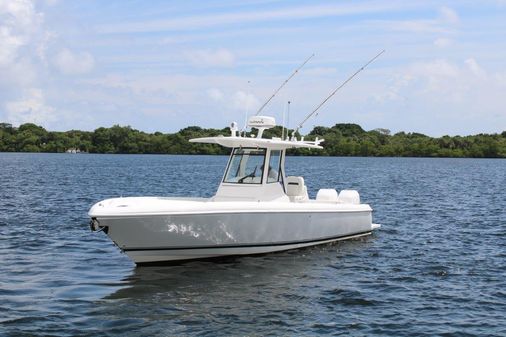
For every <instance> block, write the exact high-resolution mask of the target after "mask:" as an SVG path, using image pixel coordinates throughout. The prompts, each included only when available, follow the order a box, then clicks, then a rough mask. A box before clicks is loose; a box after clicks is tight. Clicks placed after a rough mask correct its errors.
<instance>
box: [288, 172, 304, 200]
mask: <svg viewBox="0 0 506 337" xmlns="http://www.w3.org/2000/svg"><path fill="white" fill-rule="evenodd" d="M286 195H287V196H288V197H289V198H290V200H291V201H302V200H308V199H309V197H308V195H307V187H306V185H305V184H304V178H302V177H293V176H290V177H286Z"/></svg>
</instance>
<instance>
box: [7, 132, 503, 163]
mask: <svg viewBox="0 0 506 337" xmlns="http://www.w3.org/2000/svg"><path fill="white" fill-rule="evenodd" d="M290 132H291V131H290ZM229 133H230V131H229V129H228V128H224V129H203V128H201V127H198V126H190V127H187V128H184V129H181V130H179V131H178V132H176V133H167V134H164V133H161V132H154V133H146V132H142V131H139V130H135V129H132V128H131V127H129V126H119V125H115V126H113V127H110V128H103V127H101V128H98V129H96V130H94V131H79V130H70V131H65V132H59V131H47V130H45V129H44V128H42V127H40V126H37V125H35V124H31V123H27V124H22V125H20V126H19V127H17V128H16V127H13V126H12V125H10V124H8V123H0V152H21V153H22V152H32V153H65V152H85V153H97V154H173V155H183V154H184V155H228V154H229V152H230V149H228V148H223V147H221V146H219V145H215V144H197V143H190V142H188V140H189V139H191V138H198V137H210V136H218V135H228V134H229ZM253 133H255V131H253ZM280 134H281V127H280V126H277V127H275V128H272V129H269V130H266V131H265V132H264V137H267V138H269V137H273V136H277V137H279V135H280ZM298 136H300V135H298ZM316 137H319V138H320V139H322V138H323V139H325V142H324V143H323V149H322V150H309V149H295V150H290V155H293V156H301V155H305V156H318V157H320V156H321V157H325V156H332V157H394V158H395V157H402V158H506V131H504V132H502V133H500V134H498V133H497V134H478V135H472V136H451V137H450V136H443V137H429V136H426V135H424V134H420V133H405V132H398V133H396V134H393V135H392V134H390V131H389V130H387V129H375V130H370V131H365V130H364V129H362V127H360V126H359V125H357V124H336V125H334V126H332V127H323V126H316V127H314V128H313V130H311V132H309V133H308V134H307V135H306V136H305V139H306V140H313V139H314V138H316ZM69 154H70V153H69ZM72 154H73V153H72Z"/></svg>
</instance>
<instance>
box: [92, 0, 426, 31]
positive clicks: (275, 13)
mask: <svg viewBox="0 0 506 337" xmlns="http://www.w3.org/2000/svg"><path fill="white" fill-rule="evenodd" d="M415 6H416V5H413V4H410V3H408V2H398V1H392V2H383V3H381V2H366V3H342V4H331V5H314V4H313V5H310V6H298V7H295V6H290V7H288V8H280V9H272V10H254V11H243V12H228V13H222V14H212V15H196V16H186V17H180V18H170V19H166V20H146V21H138V22H130V23H120V24H117V23H113V24H104V25H100V26H98V27H97V29H98V30H99V31H101V32H102V33H132V32H154V31H171V30H178V31H180V30H187V29H199V28H200V29H202V28H206V27H212V26H223V25H232V24H238V23H239V24H244V23H256V22H265V21H279V20H295V19H309V18H324V17H333V16H336V17H338V16H348V15H356V14H366V13H377V12H388V11H402V10H405V9H407V8H412V7H415Z"/></svg>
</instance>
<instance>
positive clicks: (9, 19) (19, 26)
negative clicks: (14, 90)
mask: <svg viewBox="0 0 506 337" xmlns="http://www.w3.org/2000/svg"><path fill="white" fill-rule="evenodd" d="M42 19H43V16H42V14H40V13H36V12H35V8H34V6H33V3H32V2H31V1H27V0H0V67H1V66H9V65H11V64H13V63H14V62H15V61H16V59H17V58H18V57H19V51H20V48H21V47H22V46H25V45H28V44H29V43H30V40H31V39H32V38H33V36H34V35H35V34H36V33H37V29H38V27H39V25H40V23H41V22H42Z"/></svg>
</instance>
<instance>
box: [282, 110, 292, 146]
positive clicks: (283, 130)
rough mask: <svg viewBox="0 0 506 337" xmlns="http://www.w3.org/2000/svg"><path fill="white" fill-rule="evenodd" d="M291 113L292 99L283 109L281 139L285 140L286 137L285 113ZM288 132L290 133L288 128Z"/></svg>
mask: <svg viewBox="0 0 506 337" xmlns="http://www.w3.org/2000/svg"><path fill="white" fill-rule="evenodd" d="M287 111H288V113H290V101H288V103H287V104H286V108H285V109H284V110H283V123H282V126H283V127H282V128H281V139H282V140H284V139H285V114H286V113H287ZM286 132H287V133H288V130H286Z"/></svg>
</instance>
